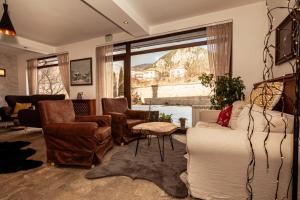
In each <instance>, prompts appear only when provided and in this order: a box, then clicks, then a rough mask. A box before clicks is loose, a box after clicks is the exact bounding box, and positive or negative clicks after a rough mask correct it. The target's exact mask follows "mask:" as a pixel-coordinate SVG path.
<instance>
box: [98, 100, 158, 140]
mask: <svg viewBox="0 0 300 200" xmlns="http://www.w3.org/2000/svg"><path fill="white" fill-rule="evenodd" d="M102 110H103V114H105V115H111V117H112V126H111V128H112V136H113V139H114V141H115V142H116V143H117V144H122V143H125V144H127V143H129V142H131V141H132V140H135V139H137V137H138V136H137V135H136V134H135V135H133V134H131V129H132V127H134V126H135V125H138V124H140V123H144V122H147V121H157V120H158V115H159V112H158V111H150V113H149V111H141V110H130V109H129V108H128V102H127V99H126V98H103V99H102Z"/></svg>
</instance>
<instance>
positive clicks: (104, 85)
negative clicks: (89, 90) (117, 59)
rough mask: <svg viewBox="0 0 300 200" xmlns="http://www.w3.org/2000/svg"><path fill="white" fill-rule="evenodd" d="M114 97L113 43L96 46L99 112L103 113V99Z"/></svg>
mask: <svg viewBox="0 0 300 200" xmlns="http://www.w3.org/2000/svg"><path fill="white" fill-rule="evenodd" d="M107 97H113V45H107V46H103V47H97V48H96V102H97V114H102V104H101V99H102V98H107Z"/></svg>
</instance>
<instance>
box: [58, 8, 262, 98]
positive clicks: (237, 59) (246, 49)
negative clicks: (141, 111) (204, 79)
mask: <svg viewBox="0 0 300 200" xmlns="http://www.w3.org/2000/svg"><path fill="white" fill-rule="evenodd" d="M227 20H232V21H233V61H232V62H233V63H232V64H233V74H234V76H241V77H242V79H243V80H244V82H245V84H246V86H247V90H246V93H247V94H249V92H250V91H251V88H252V86H253V83H255V82H258V81H261V80H262V69H263V58H262V52H263V47H264V46H263V41H264V36H265V34H266V31H267V17H266V7H265V3H264V2H259V3H255V4H250V5H246V6H242V7H237V8H232V9H227V10H223V11H219V12H214V13H210V14H205V15H200V16H196V17H192V18H188V19H183V20H179V21H175V22H170V23H166V24H161V25H157V26H153V27H151V29H150V32H151V35H158V34H164V33H168V32H175V31H179V30H183V29H191V28H196V27H201V26H207V25H208V24H211V23H216V22H221V21H227ZM125 40H132V37H130V36H128V35H127V34H124V33H123V34H117V35H114V42H115V43H118V42H120V41H125ZM104 44H105V40H104V37H99V38H95V39H91V40H87V41H82V42H77V43H73V44H69V45H65V46H60V47H58V48H57V50H58V52H69V55H70V60H72V59H80V58H85V57H92V58H93V74H94V79H93V80H94V81H93V83H94V85H93V86H77V87H71V98H75V97H76V94H77V92H80V91H83V92H84V98H95V63H96V62H95V48H96V46H99V45H104Z"/></svg>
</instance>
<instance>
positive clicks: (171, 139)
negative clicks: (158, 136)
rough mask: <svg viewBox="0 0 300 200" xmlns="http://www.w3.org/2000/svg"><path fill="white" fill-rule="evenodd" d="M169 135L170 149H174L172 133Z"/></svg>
mask: <svg viewBox="0 0 300 200" xmlns="http://www.w3.org/2000/svg"><path fill="white" fill-rule="evenodd" d="M169 137H170V143H171V146H172V150H173V151H174V144H173V137H172V135H170V136H169Z"/></svg>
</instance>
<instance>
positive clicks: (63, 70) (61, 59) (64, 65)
mask: <svg viewBox="0 0 300 200" xmlns="http://www.w3.org/2000/svg"><path fill="white" fill-rule="evenodd" d="M57 59H58V66H59V72H60V76H61V81H62V83H63V85H64V87H65V90H66V92H67V93H68V95H69V96H70V70H69V69H70V67H69V54H68V53H64V54H61V55H58V56H57Z"/></svg>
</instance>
